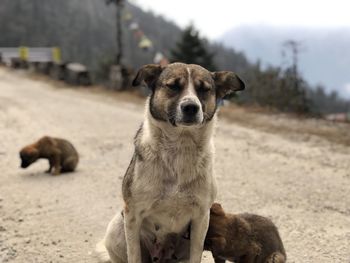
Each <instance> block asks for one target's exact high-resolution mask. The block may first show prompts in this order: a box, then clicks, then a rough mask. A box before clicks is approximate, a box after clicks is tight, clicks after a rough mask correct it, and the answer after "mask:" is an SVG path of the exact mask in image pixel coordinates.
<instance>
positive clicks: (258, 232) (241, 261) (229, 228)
mask: <svg viewBox="0 0 350 263" xmlns="http://www.w3.org/2000/svg"><path fill="white" fill-rule="evenodd" d="M204 249H205V250H210V251H211V252H212V254H213V257H214V259H215V262H216V263H223V262H225V260H229V261H232V262H236V263H284V262H286V253H285V250H284V247H283V243H282V240H281V238H280V235H279V233H278V230H277V228H276V226H275V225H274V224H273V223H272V221H271V220H269V219H268V218H266V217H262V216H259V215H253V214H238V215H233V214H227V213H225V212H224V210H223V209H222V207H221V205H220V204H218V203H214V204H213V205H212V207H211V209H210V223H209V229H208V233H207V236H206V238H205V243H204Z"/></svg>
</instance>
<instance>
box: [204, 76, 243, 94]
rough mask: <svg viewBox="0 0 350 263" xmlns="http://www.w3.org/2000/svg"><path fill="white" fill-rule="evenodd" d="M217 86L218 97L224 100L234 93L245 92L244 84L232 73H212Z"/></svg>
mask: <svg viewBox="0 0 350 263" xmlns="http://www.w3.org/2000/svg"><path fill="white" fill-rule="evenodd" d="M211 75H212V78H213V79H214V83H215V86H216V97H217V98H220V99H222V98H223V97H225V96H226V95H229V94H231V93H233V92H236V91H240V90H244V88H245V84H244V82H243V81H242V80H241V79H240V78H239V77H238V76H237V75H236V74H235V73H234V72H232V71H217V72H212V73H211Z"/></svg>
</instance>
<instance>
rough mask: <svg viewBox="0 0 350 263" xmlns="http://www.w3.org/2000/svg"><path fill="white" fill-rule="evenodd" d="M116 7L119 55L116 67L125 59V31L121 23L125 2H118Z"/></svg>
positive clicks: (120, 0) (119, 0)
mask: <svg viewBox="0 0 350 263" xmlns="http://www.w3.org/2000/svg"><path fill="white" fill-rule="evenodd" d="M116 7H117V21H116V22H117V48H118V51H117V55H116V61H115V62H116V65H120V64H121V61H122V57H123V41H122V37H123V29H122V23H121V16H122V8H123V0H116Z"/></svg>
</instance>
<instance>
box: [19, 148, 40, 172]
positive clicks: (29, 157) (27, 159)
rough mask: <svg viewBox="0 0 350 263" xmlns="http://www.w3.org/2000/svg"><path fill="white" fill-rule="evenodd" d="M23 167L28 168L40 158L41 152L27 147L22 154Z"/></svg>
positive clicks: (20, 154) (20, 153)
mask: <svg viewBox="0 0 350 263" xmlns="http://www.w3.org/2000/svg"><path fill="white" fill-rule="evenodd" d="M19 156H20V158H21V167H22V168H27V167H28V166H29V165H31V164H32V163H34V162H35V161H36V160H38V158H39V151H38V150H37V149H36V148H35V147H33V146H26V147H24V148H23V149H22V150H21V151H20V152H19Z"/></svg>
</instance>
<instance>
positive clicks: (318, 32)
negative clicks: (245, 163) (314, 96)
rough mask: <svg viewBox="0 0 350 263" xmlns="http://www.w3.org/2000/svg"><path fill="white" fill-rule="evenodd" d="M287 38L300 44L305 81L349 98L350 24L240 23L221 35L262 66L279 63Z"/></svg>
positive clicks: (224, 39) (227, 44) (227, 42)
mask: <svg viewBox="0 0 350 263" xmlns="http://www.w3.org/2000/svg"><path fill="white" fill-rule="evenodd" d="M288 39H293V40H296V41H300V42H301V44H302V46H301V50H302V51H301V53H300V56H299V57H300V60H299V62H300V63H299V64H300V70H301V73H302V75H303V76H304V77H305V78H306V80H308V81H309V82H310V83H311V84H313V85H315V84H318V83H322V84H324V85H325V86H326V88H327V89H328V90H337V91H338V92H339V93H340V94H343V95H347V96H349V97H350V49H349V47H350V27H349V28H339V29H326V28H324V29H311V28H309V29H308V28H291V27H270V26H258V25H256V26H241V27H238V28H234V29H232V30H231V31H229V32H227V33H226V34H224V35H223V36H222V38H221V40H222V41H223V43H224V44H225V45H226V46H229V47H234V48H235V49H237V50H242V51H243V52H244V53H245V54H247V56H248V58H249V59H251V60H252V61H256V60H257V59H260V60H261V62H262V64H263V65H267V64H272V65H275V66H283V62H284V61H283V58H282V43H283V42H284V41H286V40H288ZM346 87H347V90H346Z"/></svg>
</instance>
